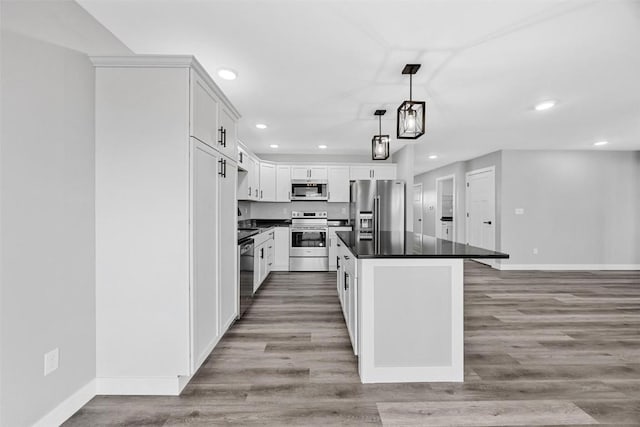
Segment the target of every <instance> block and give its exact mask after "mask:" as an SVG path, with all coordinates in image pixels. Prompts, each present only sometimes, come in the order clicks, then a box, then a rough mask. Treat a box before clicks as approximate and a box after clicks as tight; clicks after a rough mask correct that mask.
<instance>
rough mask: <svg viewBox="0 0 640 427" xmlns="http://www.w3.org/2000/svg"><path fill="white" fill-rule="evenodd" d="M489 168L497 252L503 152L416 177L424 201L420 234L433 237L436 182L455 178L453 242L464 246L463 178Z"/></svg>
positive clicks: (464, 189)
mask: <svg viewBox="0 0 640 427" xmlns="http://www.w3.org/2000/svg"><path fill="white" fill-rule="evenodd" d="M489 166H495V170H496V250H500V246H499V245H500V221H501V219H500V213H499V212H500V206H501V198H502V188H501V183H500V177H501V173H502V172H501V169H502V152H500V151H495V152H493V153H489V154H487V155H484V156H481V157H478V158H475V159H471V160H467V161H463V162H456V163H452V164H450V165H447V166H443V167H441V168H438V169H434V170H432V171H429V172H425V173H422V174H420V175H416V176H415V178H414V181H415V183H416V184H417V183H421V184H422V192H423V201H424V213H423V227H424V228H423V230H424V234H428V235H430V236H435V235H436V230H435V227H436V222H439V218H436V212H437V200H436V179H437V178H442V177H445V176H449V175H453V176H455V180H456V183H455V194H454V196H455V197H454V204H455V214H454V217H453V222H454V225H455V236H454V240H455V241H457V242H462V243H464V242H465V241H466V234H465V233H466V230H465V213H466V207H465V191H466V187H465V180H466V177H465V174H466V173H467V172H470V171H473V170H476V169H482V168H486V167H489Z"/></svg>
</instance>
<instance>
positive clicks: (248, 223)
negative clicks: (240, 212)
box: [238, 219, 291, 228]
mask: <svg viewBox="0 0 640 427" xmlns="http://www.w3.org/2000/svg"><path fill="white" fill-rule="evenodd" d="M289 225H291V220H290V219H245V220H242V221H238V228H271V227H288V226H289Z"/></svg>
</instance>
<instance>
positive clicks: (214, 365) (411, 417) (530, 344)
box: [65, 262, 640, 426]
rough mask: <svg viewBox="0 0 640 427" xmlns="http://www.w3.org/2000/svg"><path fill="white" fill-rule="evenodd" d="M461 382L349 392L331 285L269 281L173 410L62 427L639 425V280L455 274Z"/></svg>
mask: <svg viewBox="0 0 640 427" xmlns="http://www.w3.org/2000/svg"><path fill="white" fill-rule="evenodd" d="M465 366H466V368H465V371H466V375H465V382H464V383H462V384H453V383H430V384H426V383H421V384H380V385H377V384H373V385H362V384H360V382H359V379H358V374H357V365H356V359H355V357H354V356H353V354H352V353H351V348H350V344H349V338H348V336H347V332H346V328H345V325H344V321H343V318H342V314H341V312H340V306H339V302H338V298H337V295H336V291H335V274H333V273H273V274H272V275H271V277H270V278H269V279H268V281H267V282H265V284H263V287H262V289H261V290H260V292H259V296H258V298H257V299H256V301H255V303H254V305H253V306H252V307H251V309H250V310H249V311H248V312H247V314H246V315H245V317H244V318H243V319H242V320H241V321H239V322H237V323H236V324H235V325H234V326H233V327H232V328H231V330H230V331H229V332H228V333H227V335H226V336H225V337H224V338H223V340H222V341H221V342H220V344H219V345H218V347H217V348H216V349H215V350H214V352H213V353H212V354H211V356H210V357H209V359H208V360H207V361H206V362H205V364H204V365H203V367H202V368H201V369H200V371H199V372H198V373H197V374H196V376H195V377H194V379H193V380H192V382H191V383H190V384H189V385H188V386H187V388H186V389H185V391H184V393H183V394H182V396H180V397H119V396H98V397H96V398H94V399H93V400H92V401H91V402H89V403H88V404H87V405H86V406H85V407H83V408H82V409H81V410H80V411H78V413H76V414H75V415H74V416H73V417H72V418H71V419H70V420H69V421H68V422H67V423H66V424H65V426H99V425H136V426H139V425H153V426H178V425H201V426H205V425H224V424H230V423H237V424H239V425H301V426H308V425H324V426H335V425H356V426H357V425H366V424H374V425H381V424H383V425H424V426H427V425H457V426H507V425H510V426H515V425H528V426H530V425H573V426H577V425H591V424H605V425H610V426H620V425H635V426H638V425H640V272H637V271H636V272H504V271H503V272H499V271H496V270H492V269H490V268H487V267H484V266H482V265H480V264H476V263H473V262H467V263H466V264H465Z"/></svg>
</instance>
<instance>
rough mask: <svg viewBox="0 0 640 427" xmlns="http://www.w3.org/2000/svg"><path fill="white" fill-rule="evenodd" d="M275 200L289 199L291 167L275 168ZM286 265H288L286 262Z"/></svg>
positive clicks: (286, 200)
mask: <svg viewBox="0 0 640 427" xmlns="http://www.w3.org/2000/svg"><path fill="white" fill-rule="evenodd" d="M276 201H277V202H289V201H291V167H290V166H282V165H278V168H277V170H276ZM287 265H289V264H288V263H287Z"/></svg>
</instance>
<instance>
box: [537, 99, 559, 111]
mask: <svg viewBox="0 0 640 427" xmlns="http://www.w3.org/2000/svg"><path fill="white" fill-rule="evenodd" d="M555 105H556V101H554V100H553V99H550V100H548V101H543V102H541V103H539V104H536V106H535V109H536V111H544V110H548V109H549V108H553V107H554V106H555Z"/></svg>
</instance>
